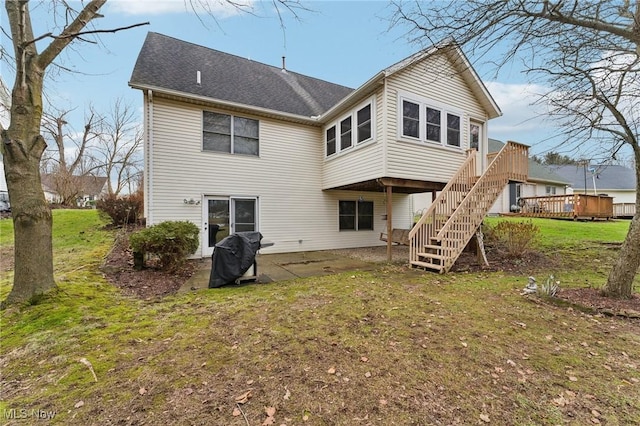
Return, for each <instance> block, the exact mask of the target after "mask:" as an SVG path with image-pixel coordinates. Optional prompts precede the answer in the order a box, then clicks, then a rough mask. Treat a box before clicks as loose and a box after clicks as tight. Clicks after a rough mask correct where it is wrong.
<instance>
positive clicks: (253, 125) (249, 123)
mask: <svg viewBox="0 0 640 426" xmlns="http://www.w3.org/2000/svg"><path fill="white" fill-rule="evenodd" d="M233 134H234V136H245V137H248V138H253V139H258V120H252V119H250V118H242V117H234V118H233Z"/></svg>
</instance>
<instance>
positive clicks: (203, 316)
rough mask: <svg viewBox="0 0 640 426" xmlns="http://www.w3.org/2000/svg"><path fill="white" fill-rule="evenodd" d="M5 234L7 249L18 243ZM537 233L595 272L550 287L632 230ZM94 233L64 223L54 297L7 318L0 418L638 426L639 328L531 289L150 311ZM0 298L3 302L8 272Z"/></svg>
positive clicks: (209, 297)
mask: <svg viewBox="0 0 640 426" xmlns="http://www.w3.org/2000/svg"><path fill="white" fill-rule="evenodd" d="M7 222H8V221H0V232H1V234H0V249H2V248H6V247H7V246H9V245H11V244H12V241H11V238H9V237H7V235H6V234H7V232H8V231H9V230H10V224H7ZM536 224H537V225H538V226H539V227H540V229H541V233H542V236H541V238H540V244H541V247H542V248H543V249H552V248H553V247H556V246H560V245H561V246H562V247H563V250H562V251H561V253H560V255H564V254H565V252H568V251H570V250H571V248H572V247H574V248H575V249H576V251H577V252H579V254H577V255H575V256H576V257H574V258H572V259H574V260H575V259H576V258H580V259H584V258H588V259H592V260H594V259H598V260H599V262H595V261H593V262H581V263H579V264H576V262H574V261H573V260H572V261H571V262H569V263H568V264H567V266H566V267H565V266H563V265H564V264H563V263H562V262H560V263H559V265H560V266H556V268H555V270H554V271H543V272H540V273H539V276H540V278H542V277H543V276H544V275H545V274H546V273H547V272H554V273H556V274H558V275H559V276H561V277H562V278H561V279H562V285H563V286H583V285H590V284H595V283H596V282H597V281H598V280H600V281H601V280H602V276H604V275H605V273H606V267H607V263H608V262H609V261H610V256H603V255H602V254H601V253H600V251H599V250H601V247H599V245H598V244H592V242H596V241H600V242H616V241H617V242H619V241H621V240H622V238H624V233H625V229H626V226H627V225H628V222H610V223H590V222H585V223H582V222H568V221H567V222H556V221H544V220H539V221H536ZM101 225H102V222H101V221H100V220H99V218H98V216H97V215H96V213H95V211H61V210H56V211H54V227H55V231H54V235H55V243H54V247H55V252H56V261H55V262H56V273H57V277H58V283H59V286H60V289H61V291H59V292H57V293H56V294H55V295H53V296H52V297H49V298H46V299H45V300H44V301H43V303H41V304H39V305H35V306H30V307H26V308H23V309H18V308H10V309H8V310H6V311H3V312H2V313H1V315H2V317H1V321H2V322H1V325H2V327H1V328H0V339H1V340H0V342H1V345H2V347H1V351H0V368H1V375H2V378H1V388H0V389H1V392H2V393H1V400H2V402H1V403H0V415H4V416H5V419H7V415H9V416H11V415H12V413H13V414H14V415H15V414H20V413H23V412H22V411H20V410H25V411H24V413H26V415H27V416H28V420H27V422H26V423H28V424H31V423H36V422H34V421H33V420H34V417H33V414H34V412H32V411H30V410H40V411H36V412H37V413H44V414H43V415H46V413H47V412H55V413H56V415H55V417H54V419H53V420H52V421H51V422H50V424H64V425H103V424H142V423H144V424H152V425H166V424H185V425H187V424H211V425H247V424H250V425H262V424H263V423H264V424H276V425H282V424H284V425H300V424H303V425H367V424H371V425H410V424H411V425H429V424H446V425H450V424H498V425H556V424H572V425H584V424H596V423H597V422H600V423H602V424H619V425H628V424H640V323H638V322H637V321H636V322H633V321H628V320H626V321H625V320H621V319H617V318H608V317H602V316H593V315H588V314H585V313H582V312H580V311H579V310H576V309H571V308H566V307H559V306H554V305H548V304H544V303H541V302H540V301H538V300H536V299H532V298H526V297H523V296H521V295H520V294H519V293H520V291H521V289H522V288H523V287H524V285H525V284H526V277H525V276H523V275H510V274H507V273H501V272H497V273H486V272H483V273H459V274H447V275H435V274H431V273H422V272H419V271H415V270H410V269H408V268H405V267H402V266H397V265H385V264H381V265H380V267H379V268H378V269H377V270H375V271H373V272H366V273H363V272H350V273H343V274H337V275H332V276H324V277H315V278H307V279H297V280H292V281H286V282H277V283H271V284H263V285H245V286H239V287H226V288H222V289H216V290H202V291H199V292H194V293H190V294H185V295H179V296H172V297H166V298H164V299H162V300H153V301H141V300H135V299H131V298H128V297H125V296H123V295H121V294H120V293H119V292H118V290H117V289H115V288H114V287H112V286H111V285H109V284H107V283H106V282H105V281H104V279H103V277H102V275H101V274H100V272H99V270H98V269H97V266H98V264H99V263H100V260H101V259H102V258H103V257H104V256H105V255H106V253H107V252H108V250H109V248H110V242H111V240H112V238H113V234H112V233H111V232H107V231H103V230H100V227H101ZM581 226H583V227H581ZM598 226H599V227H598ZM585 240H588V241H589V242H587V243H585ZM560 243H561V244H560ZM608 251H609V252H610V251H611V250H608ZM594 263H598V267H597V268H594V266H593V265H594ZM585 280H590V281H589V282H586V281H585ZM0 284H1V285H2V290H1V292H0V293H1V294H3V295H6V294H7V292H8V288H7V287H8V286H9V285H10V273H9V274H6V273H5V271H3V276H2V280H1V281H0ZM83 358H84V359H86V360H88V362H90V363H91V366H92V368H93V370H94V371H95V374H96V377H97V381H96V380H94V377H93V375H92V373H91V371H90V369H89V367H88V366H87V365H86V364H85V363H83V362H80V360H81V359H83ZM249 391H250V393H249V394H247V392H249ZM242 396H246V398H245V399H246V401H245V402H242V401H244V399H242V398H240V397H242ZM238 400H241V402H237V401H238ZM266 407H273V408H274V409H275V415H274V416H273V417H274V422H273V423H269V421H270V420H268V416H267V414H266ZM12 410H17V411H12ZM7 413H9V414H7ZM7 421H8V422H9V423H10V424H12V423H11V421H9V420H7ZM16 424H21V423H19V422H18V423H16ZM38 424H39V423H38ZM43 424H45V423H44V422H43Z"/></svg>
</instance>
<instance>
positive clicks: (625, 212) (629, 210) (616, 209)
mask: <svg viewBox="0 0 640 426" xmlns="http://www.w3.org/2000/svg"><path fill="white" fill-rule="evenodd" d="M635 215H636V204H635V203H613V217H633V216H635Z"/></svg>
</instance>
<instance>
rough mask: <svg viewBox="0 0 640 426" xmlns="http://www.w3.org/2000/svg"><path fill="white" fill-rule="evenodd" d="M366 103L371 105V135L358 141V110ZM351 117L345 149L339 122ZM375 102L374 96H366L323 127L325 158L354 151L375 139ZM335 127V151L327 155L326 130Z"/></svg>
mask: <svg viewBox="0 0 640 426" xmlns="http://www.w3.org/2000/svg"><path fill="white" fill-rule="evenodd" d="M367 105H371V136H370V137H369V138H368V139H365V140H363V141H360V142H358V111H360V110H361V109H363V108H365V107H366V106H367ZM349 117H351V145H350V146H349V147H347V148H345V149H342V140H341V129H340V123H342V122H343V121H344V120H345V119H347V118H349ZM375 125H376V103H375V96H372V97H370V98H368V99H367V100H365V101H363V102H361V103H359V104H358V105H356V106H355V107H353V108H352V109H351V110H350V111H349V113H348V114H344V115H341V116H339V117H338V118H337V119H336V120H333V121H331V122H330V123H328V124H327V125H325V126H324V128H323V133H322V141H323V144H324V155H325V159H328V158H334V157H337V156H339V155H341V154H344V153H347V152H350V151H354V150H356V149H358V148H359V147H361V146H364V145H368V144H369V143H371V142H372V141H374V140H375V139H376V127H375ZM333 126H335V127H336V152H334V153H333V154H329V155H327V130H329V129H330V128H331V127H333Z"/></svg>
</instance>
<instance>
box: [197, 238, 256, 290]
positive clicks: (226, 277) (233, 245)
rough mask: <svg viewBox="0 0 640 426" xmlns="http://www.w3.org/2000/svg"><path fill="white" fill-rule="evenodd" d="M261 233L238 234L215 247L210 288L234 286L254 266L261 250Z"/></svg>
mask: <svg viewBox="0 0 640 426" xmlns="http://www.w3.org/2000/svg"><path fill="white" fill-rule="evenodd" d="M260 240H262V234H261V233H260V232H236V233H235V234H232V235H229V236H228V237H226V238H224V239H223V240H222V241H220V242H219V243H217V244H216V245H215V248H214V250H213V256H212V257H211V275H210V277H209V288H217V287H222V286H223V285H227V284H233V283H234V282H235V281H236V280H237V279H238V278H240V277H241V276H243V275H244V273H245V272H247V270H248V269H249V268H250V267H251V266H252V265H253V264H254V262H255V258H256V253H257V252H258V250H259V249H260Z"/></svg>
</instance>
